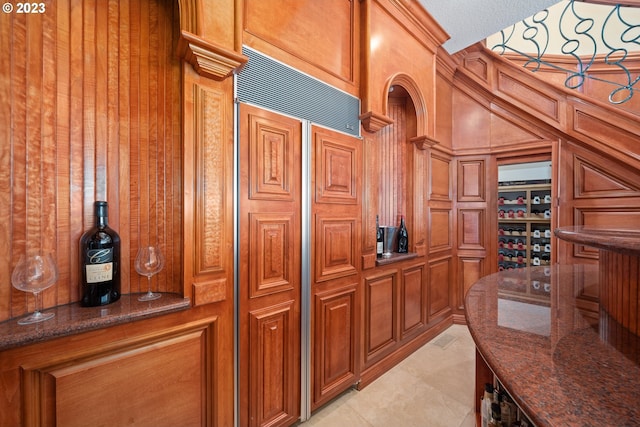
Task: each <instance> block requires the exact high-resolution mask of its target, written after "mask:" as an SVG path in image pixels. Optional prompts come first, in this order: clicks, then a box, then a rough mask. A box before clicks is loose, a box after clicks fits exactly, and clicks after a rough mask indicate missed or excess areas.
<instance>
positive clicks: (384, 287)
mask: <svg viewBox="0 0 640 427" xmlns="http://www.w3.org/2000/svg"><path fill="white" fill-rule="evenodd" d="M363 294H364V295H363V301H364V304H363V307H362V310H363V313H362V314H363V324H362V328H363V331H362V332H363V338H364V347H363V349H362V352H363V354H362V357H363V364H364V366H363V367H366V366H371V365H372V364H373V363H374V362H376V361H377V360H380V359H381V358H382V357H383V356H385V355H386V354H388V353H389V352H390V351H391V350H392V349H393V348H394V347H395V345H396V344H397V342H398V341H399V336H398V271H397V270H387V271H385V272H383V273H379V274H377V275H372V276H367V277H365V279H364V289H363Z"/></svg>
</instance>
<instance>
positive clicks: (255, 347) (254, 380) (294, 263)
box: [238, 104, 302, 427]
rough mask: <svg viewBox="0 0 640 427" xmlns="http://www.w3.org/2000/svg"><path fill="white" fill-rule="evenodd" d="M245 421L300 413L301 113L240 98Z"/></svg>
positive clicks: (282, 419)
mask: <svg viewBox="0 0 640 427" xmlns="http://www.w3.org/2000/svg"><path fill="white" fill-rule="evenodd" d="M239 123H240V124H239V127H240V141H239V167H240V179H239V206H240V209H239V212H240V213H239V216H240V217H239V230H240V237H239V246H240V249H239V251H240V261H239V263H240V268H239V325H238V327H239V334H240V339H239V347H240V348H239V372H240V376H239V389H240V393H239V396H240V398H239V402H238V405H239V425H242V426H251V427H257V426H266V425H268V426H270V427H275V426H286V425H291V424H292V423H294V422H295V421H296V420H297V419H298V418H299V417H300V357H301V356H300V351H301V347H300V336H301V328H300V307H301V304H300V298H301V284H300V275H301V271H300V262H301V241H302V236H301V170H302V169H301V168H302V159H301V155H302V154H301V150H302V125H301V122H300V121H299V120H295V119H292V118H289V117H284V116H281V115H279V114H276V113H273V112H269V111H265V110H262V109H260V108H257V107H253V106H248V105H245V104H241V105H240V114H239Z"/></svg>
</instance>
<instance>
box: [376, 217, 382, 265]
mask: <svg viewBox="0 0 640 427" xmlns="http://www.w3.org/2000/svg"><path fill="white" fill-rule="evenodd" d="M383 250H384V233H383V232H382V228H380V222H379V221H378V215H376V257H377V258H382V252H383Z"/></svg>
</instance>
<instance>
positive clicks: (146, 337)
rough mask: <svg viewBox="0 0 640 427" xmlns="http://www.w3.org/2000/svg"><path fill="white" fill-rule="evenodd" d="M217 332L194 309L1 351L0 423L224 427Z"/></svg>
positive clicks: (214, 319) (215, 320)
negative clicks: (160, 420) (168, 422)
mask: <svg viewBox="0 0 640 427" xmlns="http://www.w3.org/2000/svg"><path fill="white" fill-rule="evenodd" d="M221 326H222V321H221V318H220V317H218V316H216V315H212V314H211V313H206V312H205V311H202V310H198V309H196V310H194V312H192V311H182V312H178V313H173V314H169V315H166V316H161V317H156V318H152V319H146V320H141V321H139V322H132V323H127V324H123V325H119V326H115V327H112V328H110V329H109V331H108V335H109V339H108V340H107V339H105V330H95V331H90V332H85V333H82V334H76V335H73V336H66V337H61V338H58V339H55V340H49V341H45V342H39V343H35V344H31V345H27V346H23V347H16V348H12V349H9V350H5V351H3V352H2V353H0V361H1V363H0V366H1V370H0V376H1V377H2V381H3V390H4V392H3V393H2V398H0V424H1V425H7V426H18V425H60V424H61V423H62V424H64V425H94V424H100V423H103V422H106V423H107V424H110V425H122V424H127V423H129V422H135V423H136V424H140V425H157V423H158V418H157V417H158V416H162V417H163V419H166V420H173V421H171V422H172V423H173V424H180V425H183V424H184V425H198V426H203V425H212V426H213V425H229V423H230V422H232V420H233V417H232V416H233V413H232V411H230V412H231V413H230V415H231V418H226V419H225V418H224V417H221V416H220V412H223V411H224V408H223V406H221V404H222V405H224V398H222V399H221V398H220V397H218V396H219V395H220V394H221V393H222V394H225V392H224V390H225V387H222V388H221V387H219V384H220V383H224V380H222V381H221V378H220V376H225V375H226V372H225V370H224V369H223V366H222V364H223V363H224V361H223V360H221V359H220V358H219V354H220V353H221V350H222V347H221V345H224V344H223V343H222V341H221V337H220V327H221ZM87 402H89V403H88V404H87ZM91 402H94V403H95V404H91ZM232 406H233V405H231V409H232ZM114 408H120V410H114ZM63 420H64V422H63ZM101 420H102V421H101ZM187 423H188V424H187Z"/></svg>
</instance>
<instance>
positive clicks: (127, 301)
mask: <svg viewBox="0 0 640 427" xmlns="http://www.w3.org/2000/svg"><path fill="white" fill-rule="evenodd" d="M140 295H141V294H127V295H122V297H121V298H120V299H119V300H118V301H116V302H115V303H113V304H109V305H105V306H99V307H81V306H80V304H79V303H77V302H76V303H71V304H65V305H60V306H56V307H50V308H45V309H44V310H43V312H47V313H48V312H54V313H55V314H56V316H55V317H54V318H52V319H50V320H45V321H44V322H41V323H36V324H32V325H18V320H20V319H21V318H22V317H25V316H27V315H28V314H25V316H20V317H16V318H12V319H9V320H6V321H3V322H1V323H0V352H1V351H5V350H9V349H12V348H16V347H21V346H25V345H30V344H36V343H40V342H45V341H48V340H52V339H55V338H61V337H65V336H70V335H76V334H81V333H83V332H88V331H93V330H96V329H102V328H106V327H110V326H115V325H121V324H125V323H128V322H131V321H137V320H142V319H147V318H150V317H157V316H161V315H164V314H169V313H173V312H176V311H182V310H186V309H188V308H190V307H191V301H190V300H189V298H183V297H182V296H181V295H178V294H172V293H162V297H161V298H159V299H157V300H155V301H149V302H145V303H142V302H138V301H137V298H138V296H140ZM114 308H115V309H119V310H120V311H119V312H117V313H113V314H106V315H105V314H103V310H113V309H114ZM47 322H49V323H47Z"/></svg>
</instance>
